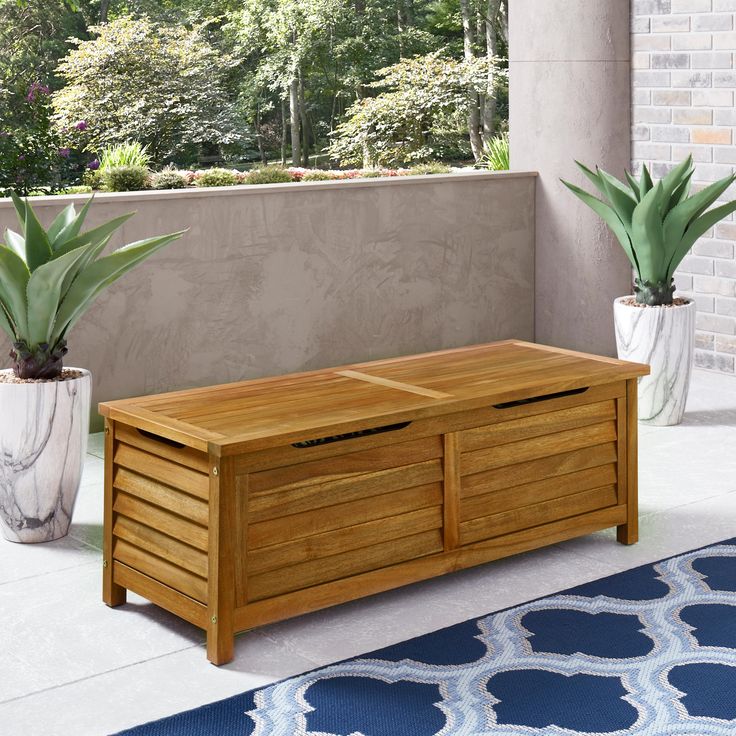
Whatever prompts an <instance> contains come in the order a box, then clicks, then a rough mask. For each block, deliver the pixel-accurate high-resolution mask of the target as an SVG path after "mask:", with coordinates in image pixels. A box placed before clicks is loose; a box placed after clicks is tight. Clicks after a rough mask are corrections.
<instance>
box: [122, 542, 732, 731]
mask: <svg viewBox="0 0 736 736" xmlns="http://www.w3.org/2000/svg"><path fill="white" fill-rule="evenodd" d="M126 733H127V734H130V735H131V736H132V735H135V736H171V735H173V734H176V735H177V736H203V735H204V734H207V736H210V735H212V734H217V736H230V734H233V735H235V734H238V736H399V735H400V736H430V735H432V736H444V735H445V734H447V735H450V734H452V735H453V736H483V735H485V734H489V735H491V734H492V735H493V736H512V735H513V736H519V735H520V734H529V735H531V734H541V735H543V736H578V735H581V734H587V735H590V734H610V735H611V736H624V735H626V736H662V735H664V734H666V735H667V736H733V734H736V539H732V540H728V541H727V542H723V543H721V544H717V545H713V546H711V547H706V548H704V549H700V550H697V551H694V552H689V553H687V554H683V555H679V556H677V557H673V558H670V559H668V560H664V561H662V562H659V563H656V564H653V565H646V566H643V567H639V568H636V569H634V570H629V571H627V572H623V573H620V574H617V575H613V576H612V577H609V578H605V579H603V580H597V581H595V582H592V583H589V584H586V585H582V586H580V587H577V588H573V589H570V590H567V591H565V592H564V593H560V594H558V595H554V596H551V597H547V598H542V599H540V600H537V601H534V602H531V603H527V604H524V605H521V606H518V607H516V608H512V609H509V610H506V611H502V612H500V613H495V614H492V615H489V616H485V617H483V618H480V619H476V620H474V621H467V622H465V623H461V624H458V625H456V626H452V627H450V628H447V629H443V630H441V631H438V632H435V633H432V634H428V635H426V636H422V637H419V638H417V639H412V640H410V641H406V642H402V643H400V644H397V645H394V646H391V647H388V648H386V649H381V650H379V651H376V652H372V653H371V654H367V655H364V656H361V657H358V658H356V659H352V660H349V661H347V662H343V663H340V664H336V665H333V666H330V667H325V668H323V669H320V670H316V671H314V672H310V673H308V674H305V675H301V676H298V677H294V678H291V679H288V680H285V681H283V682H280V683H277V684H274V685H271V686H268V687H266V688H263V689H261V690H257V691H254V692H250V693H244V694H243V695H241V696H237V697H235V698H230V699H229V700H226V701H222V702H221V703H215V704H213V705H211V706H206V707H205V708H200V709H197V710H194V711H190V712H189V713H182V714H180V715H178V716H174V717H173V718H169V719H165V720H163V721H158V722H156V723H152V724H148V725H146V726H141V727H139V728H136V729H133V730H131V731H128V732H126Z"/></svg>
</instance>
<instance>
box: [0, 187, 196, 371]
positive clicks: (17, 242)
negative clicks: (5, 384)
mask: <svg viewBox="0 0 736 736" xmlns="http://www.w3.org/2000/svg"><path fill="white" fill-rule="evenodd" d="M12 197H13V203H14V204H15V210H16V213H17V215H18V221H19V222H20V229H21V232H22V235H21V234H19V233H16V232H14V231H12V230H6V231H5V242H4V243H0V329H2V330H3V331H4V332H6V333H7V334H8V336H9V337H10V339H11V340H12V341H13V349H12V350H11V352H10V356H11V358H12V359H13V371H14V372H15V375H16V376H18V377H19V378H36V379H42V378H45V379H49V378H55V377H57V376H59V375H60V374H61V371H62V367H63V365H62V360H63V357H64V355H65V354H66V352H67V347H66V336H67V334H68V333H69V330H70V329H71V328H72V327H73V326H74V324H75V323H76V322H77V320H78V319H79V318H80V317H81V316H82V315H83V314H84V312H85V311H86V310H87V308H88V307H89V306H90V304H92V302H93V301H94V300H95V298H96V297H97V296H98V295H99V293H100V292H101V291H102V290H103V289H104V288H105V287H107V286H109V285H110V284H112V283H113V282H114V281H117V279H119V278H120V277H121V276H122V275H123V274H125V273H127V272H128V271H130V269H131V268H133V267H134V266H136V265H137V264H138V263H140V262H141V261H143V260H144V259H145V258H148V256H150V255H152V254H153V253H155V252H156V251H157V250H159V249H160V248H163V247H164V246H165V245H167V244H168V243H170V242H171V241H173V240H176V239H177V238H179V237H181V235H182V234H183V231H182V232H178V233H172V234H170V235H159V236H157V237H154V238H148V239H146V240H140V241H137V242H135V243H130V244H129V245H125V246H123V247H122V248H118V250H116V251H113V252H112V253H110V254H109V255H106V256H102V257H100V255H101V253H102V251H103V250H104V248H105V246H106V245H107V244H108V243H109V241H110V238H111V237H112V235H113V233H114V232H115V231H116V230H117V229H118V228H119V227H120V226H121V225H122V224H123V223H124V222H125V221H126V220H128V218H130V217H132V215H133V213H130V214H127V215H122V216H121V217H116V218H115V219H114V220H110V221H109V222H106V223H105V224H103V225H100V226H99V227H96V228H93V229H92V230H88V231H86V232H81V230H82V226H83V224H84V220H85V217H86V216H87V212H88V210H89V207H90V205H91V203H92V200H91V199H90V200H89V201H88V202H86V203H85V205H84V207H83V208H82V210H81V211H80V212H79V214H77V213H76V211H75V209H74V205H72V204H70V205H69V206H68V207H66V208H65V209H64V210H63V211H62V212H61V213H60V214H59V215H58V216H57V217H56V219H55V220H54V221H53V223H52V224H51V226H50V227H49V229H48V230H44V228H43V227H42V226H41V223H40V222H39V221H38V218H37V216H36V214H35V212H34V211H33V208H32V207H31V205H30V204H29V203H28V202H27V201H23V200H22V199H20V197H18V196H17V195H16V194H15V193H12Z"/></svg>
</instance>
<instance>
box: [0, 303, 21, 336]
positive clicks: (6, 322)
mask: <svg viewBox="0 0 736 736" xmlns="http://www.w3.org/2000/svg"><path fill="white" fill-rule="evenodd" d="M0 330H2V331H3V332H4V333H5V334H6V335H7V336H8V337H9V338H10V339H11V341H12V342H15V340H17V338H18V336H17V333H16V331H15V327H13V323H12V322H11V321H10V317H9V316H8V313H7V311H6V310H5V305H4V304H3V303H2V302H1V301H0Z"/></svg>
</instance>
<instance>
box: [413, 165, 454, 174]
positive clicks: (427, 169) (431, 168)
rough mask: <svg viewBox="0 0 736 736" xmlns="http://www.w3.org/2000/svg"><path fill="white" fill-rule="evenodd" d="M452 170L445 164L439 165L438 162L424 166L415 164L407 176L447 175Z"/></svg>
mask: <svg viewBox="0 0 736 736" xmlns="http://www.w3.org/2000/svg"><path fill="white" fill-rule="evenodd" d="M451 171H452V168H451V167H449V166H448V165H447V164H441V163H440V162H439V161H432V162H429V163H426V164H417V165H416V166H412V167H411V168H410V169H409V171H408V174H409V176H424V175H426V174H449V173H450V172H451Z"/></svg>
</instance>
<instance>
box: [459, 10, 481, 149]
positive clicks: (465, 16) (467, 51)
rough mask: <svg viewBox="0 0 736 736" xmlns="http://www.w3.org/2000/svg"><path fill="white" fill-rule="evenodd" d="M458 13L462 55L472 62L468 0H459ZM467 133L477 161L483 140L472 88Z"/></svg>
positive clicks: (470, 20)
mask: <svg viewBox="0 0 736 736" xmlns="http://www.w3.org/2000/svg"><path fill="white" fill-rule="evenodd" d="M460 14H461V16H462V20H463V55H464V57H465V61H467V62H468V63H472V62H473V61H474V60H475V52H474V50H473V24H472V18H471V9H470V0H460ZM468 133H469V135H470V148H471V150H472V151H473V158H474V159H475V160H476V161H478V160H480V157H481V156H482V154H483V140H482V138H481V135H480V109H479V107H478V93H477V92H476V91H475V90H474V89H469V90H468Z"/></svg>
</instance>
